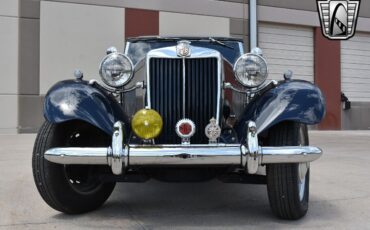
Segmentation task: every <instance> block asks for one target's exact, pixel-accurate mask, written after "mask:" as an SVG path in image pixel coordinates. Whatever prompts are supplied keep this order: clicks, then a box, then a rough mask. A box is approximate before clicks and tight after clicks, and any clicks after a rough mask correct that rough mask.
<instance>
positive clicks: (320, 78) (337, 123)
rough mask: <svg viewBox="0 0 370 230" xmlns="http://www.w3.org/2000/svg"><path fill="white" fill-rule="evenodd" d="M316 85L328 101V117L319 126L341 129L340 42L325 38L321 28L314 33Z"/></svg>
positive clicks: (322, 128)
mask: <svg viewBox="0 0 370 230" xmlns="http://www.w3.org/2000/svg"><path fill="white" fill-rule="evenodd" d="M314 50H315V51H314V52H315V54H314V57H315V59H314V60H315V84H316V85H317V86H318V87H319V88H320V89H321V90H322V92H323V93H324V95H325V99H326V116H325V117H324V119H323V121H322V122H321V123H320V124H319V129H320V130H338V129H341V102H340V92H341V72H340V61H341V60H340V41H333V40H329V39H327V38H325V37H324V36H323V35H322V33H321V28H319V27H317V28H315V32H314Z"/></svg>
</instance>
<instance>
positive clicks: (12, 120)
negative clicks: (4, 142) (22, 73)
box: [0, 95, 18, 134]
mask: <svg viewBox="0 0 370 230" xmlns="http://www.w3.org/2000/svg"><path fill="white" fill-rule="evenodd" d="M0 108H2V109H1V116H0V118H1V119H0V134H13V133H17V130H18V96H17V95H0Z"/></svg>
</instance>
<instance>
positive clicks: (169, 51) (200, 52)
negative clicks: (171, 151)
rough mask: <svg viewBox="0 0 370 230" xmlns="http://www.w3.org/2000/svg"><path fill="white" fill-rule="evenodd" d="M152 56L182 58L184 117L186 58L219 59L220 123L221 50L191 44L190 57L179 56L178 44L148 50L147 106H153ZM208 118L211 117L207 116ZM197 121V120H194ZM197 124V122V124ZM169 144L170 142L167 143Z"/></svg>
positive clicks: (220, 97) (218, 114) (219, 95)
mask: <svg viewBox="0 0 370 230" xmlns="http://www.w3.org/2000/svg"><path fill="white" fill-rule="evenodd" d="M152 58H163V59H177V60H182V78H183V79H182V81H183V82H184V83H183V85H182V92H183V95H182V98H183V101H182V112H183V114H182V117H181V118H186V117H185V112H186V109H185V106H186V96H185V92H186V88H187V85H186V84H185V82H186V81H185V77H186V60H188V59H201V58H202V59H205V58H213V59H217V97H216V98H217V99H216V100H217V102H216V103H217V106H216V117H215V118H216V121H217V124H220V119H221V108H222V107H221V106H222V101H223V95H222V82H223V80H224V79H223V78H224V74H223V58H222V55H221V53H220V52H218V51H216V50H213V49H208V48H202V47H196V46H191V56H189V57H179V56H178V55H177V52H176V46H171V47H165V48H160V49H155V50H151V51H150V52H148V54H147V57H146V81H147V87H146V88H147V98H146V107H147V108H152V104H151V103H152V100H151V96H152V92H151V88H152V87H151V78H150V74H151V70H150V60H151V59H152ZM153 109H155V108H153ZM207 119H211V117H210V118H207ZM194 122H195V123H196V122H197V121H194ZM196 125H197V124H196ZM173 130H175V127H173ZM197 132H204V130H198V131H197ZM166 144H168V143H166Z"/></svg>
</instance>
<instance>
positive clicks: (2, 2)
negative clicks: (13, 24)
mask: <svg viewBox="0 0 370 230" xmlns="http://www.w3.org/2000/svg"><path fill="white" fill-rule="evenodd" d="M18 7H19V0H0V15H3V16H13V17H17V16H18V15H19V9H18Z"/></svg>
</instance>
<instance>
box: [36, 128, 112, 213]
mask: <svg viewBox="0 0 370 230" xmlns="http://www.w3.org/2000/svg"><path fill="white" fill-rule="evenodd" d="M109 140H110V137H108V136H107V135H105V134H103V133H102V132H101V131H100V130H98V129H97V128H95V127H92V126H91V125H89V124H87V123H84V122H81V121H72V122H66V123H62V124H58V125H57V124H52V123H50V122H48V121H45V122H44V124H43V125H42V127H41V128H40V130H39V132H38V135H37V138H36V141H35V145H34V149H33V156H32V170H33V177H34V181H35V184H36V187H37V189H38V191H39V193H40V195H41V197H42V198H43V199H44V200H45V202H46V203H47V204H48V205H49V206H50V207H52V208H54V209H56V210H58V211H60V212H64V213H67V214H78V213H84V212H88V211H92V210H94V209H96V208H98V207H100V206H101V205H102V204H103V203H104V202H105V201H106V200H107V199H108V197H109V196H110V194H111V193H112V191H113V189H114V186H115V183H103V182H102V181H100V180H99V174H101V173H104V172H109V171H108V170H109V168H108V167H107V166H94V165H61V164H55V163H51V162H49V161H47V160H45V159H44V152H45V151H46V150H47V149H50V148H53V147H84V146H85V147H86V146H90V147H97V146H108V145H109Z"/></svg>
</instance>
